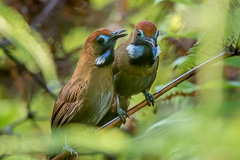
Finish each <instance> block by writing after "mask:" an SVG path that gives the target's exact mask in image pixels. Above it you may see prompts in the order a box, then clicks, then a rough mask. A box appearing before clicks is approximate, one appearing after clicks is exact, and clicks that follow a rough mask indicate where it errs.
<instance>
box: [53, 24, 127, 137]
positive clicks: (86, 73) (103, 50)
mask: <svg viewBox="0 0 240 160" xmlns="http://www.w3.org/2000/svg"><path fill="white" fill-rule="evenodd" d="M125 31H127V30H118V31H111V30H109V29H107V28H102V29H97V30H95V31H93V32H92V33H91V34H90V35H89V36H88V38H87V40H86V42H85V45H84V48H83V50H82V52H81V54H80V57H79V60H78V63H77V67H76V69H75V71H74V73H73V75H72V76H71V78H70V79H69V80H68V81H67V83H66V84H65V85H64V87H63V88H62V90H61V91H60V93H59V95H58V97H57V100H56V102H55V105H54V108H53V111H52V116H51V128H52V134H53V130H56V129H58V128H61V127H63V126H65V125H67V124H70V123H82V124H86V125H96V124H97V123H98V122H99V121H100V120H101V119H102V118H103V116H104V115H105V114H106V113H107V111H108V110H109V108H110V106H111V103H112V100H113V95H114V86H113V83H114V80H113V73H112V63H113V61H114V57H115V56H114V47H115V44H116V41H117V39H119V38H121V37H124V36H126V35H127V34H124V33H123V32H125Z"/></svg>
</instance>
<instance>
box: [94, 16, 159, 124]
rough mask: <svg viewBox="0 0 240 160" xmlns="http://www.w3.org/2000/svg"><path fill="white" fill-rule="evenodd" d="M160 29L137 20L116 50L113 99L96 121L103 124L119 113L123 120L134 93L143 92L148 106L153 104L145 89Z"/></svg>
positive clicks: (155, 65)
mask: <svg viewBox="0 0 240 160" xmlns="http://www.w3.org/2000/svg"><path fill="white" fill-rule="evenodd" d="M158 36H159V30H158V29H157V27H156V25H155V24H154V23H153V22H151V21H148V20H142V21H140V22H139V23H138V24H137V25H136V26H135V28H134V30H133V32H132V33H131V34H130V36H129V38H128V39H126V40H125V41H124V42H122V43H121V44H120V45H119V47H118V48H117V49H116V51H115V60H114V62H113V74H114V92H115V94H114V100H113V103H112V106H111V108H110V110H109V111H108V113H107V114H106V115H105V116H104V117H103V119H102V120H101V121H100V122H99V123H98V126H102V125H104V124H105V123H106V122H109V121H110V120H112V119H113V118H115V117H117V116H119V117H120V118H121V120H122V123H124V124H125V122H126V117H129V115H128V114H127V112H126V111H127V108H128V106H129V104H130V99H131V97H132V96H133V95H135V94H139V93H141V92H142V93H143V95H144V96H145V98H146V100H147V104H148V105H149V106H151V105H152V106H153V105H154V98H153V95H152V94H150V93H149V92H148V91H149V89H150V87H151V86H152V84H153V82H154V80H155V78H156V75H157V69H158V63H159V54H160V53H161V50H160V47H159V45H158V44H157V38H158Z"/></svg>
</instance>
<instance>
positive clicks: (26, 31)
mask: <svg viewBox="0 0 240 160" xmlns="http://www.w3.org/2000/svg"><path fill="white" fill-rule="evenodd" d="M0 24H1V26H0V33H1V34H2V35H3V36H4V37H6V38H7V39H9V40H10V41H11V42H12V43H13V45H15V46H16V47H17V48H18V49H20V50H22V52H23V53H24V54H25V57H26V61H28V60H29V58H28V57H29V55H31V57H32V58H33V59H34V61H35V63H36V64H37V65H38V67H39V68H40V70H41V71H42V74H43V77H44V79H45V81H46V82H47V84H48V85H49V87H50V88H52V89H59V82H58V78H57V73H56V68H55V66H54V62H53V60H52V56H51V54H50V51H49V48H48V46H47V45H46V43H45V42H44V41H43V40H42V39H41V38H40V35H39V34H37V33H36V32H35V31H34V30H31V29H30V28H29V26H28V24H27V23H26V22H25V21H24V19H23V17H21V16H20V15H19V14H18V13H17V12H15V11H13V10H12V9H11V8H8V7H6V6H5V5H4V4H3V3H2V2H0ZM26 61H25V62H26ZM26 66H27V67H28V68H29V70H31V71H35V72H36V70H35V69H32V68H31V66H29V65H26Z"/></svg>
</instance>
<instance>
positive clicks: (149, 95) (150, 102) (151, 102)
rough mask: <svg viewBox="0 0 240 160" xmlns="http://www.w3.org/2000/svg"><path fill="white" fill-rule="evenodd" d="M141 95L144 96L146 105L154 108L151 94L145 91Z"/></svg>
mask: <svg viewBox="0 0 240 160" xmlns="http://www.w3.org/2000/svg"><path fill="white" fill-rule="evenodd" d="M143 94H144V96H145V98H146V100H147V105H148V106H151V105H152V106H154V102H155V101H154V98H153V95H152V94H151V93H149V92H147V91H143Z"/></svg>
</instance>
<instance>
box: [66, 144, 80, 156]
mask: <svg viewBox="0 0 240 160" xmlns="http://www.w3.org/2000/svg"><path fill="white" fill-rule="evenodd" d="M63 150H66V151H68V152H70V154H71V155H72V154H75V155H76V156H77V158H78V153H77V152H76V151H74V150H73V149H72V148H71V147H69V146H68V145H65V147H63Z"/></svg>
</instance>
